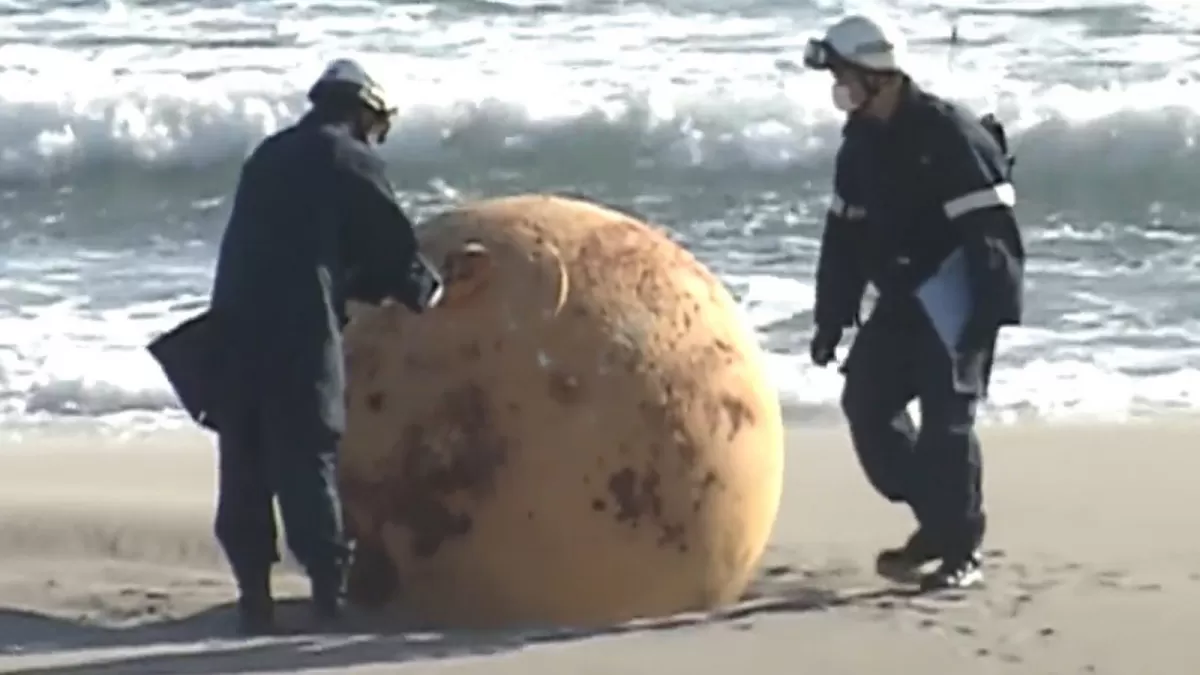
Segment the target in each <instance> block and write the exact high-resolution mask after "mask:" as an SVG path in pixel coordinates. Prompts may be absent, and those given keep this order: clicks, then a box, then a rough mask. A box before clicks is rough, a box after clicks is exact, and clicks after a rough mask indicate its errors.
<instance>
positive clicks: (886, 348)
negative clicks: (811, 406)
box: [842, 303, 990, 557]
mask: <svg viewBox="0 0 1200 675" xmlns="http://www.w3.org/2000/svg"><path fill="white" fill-rule="evenodd" d="M989 361H990V358H989ZM843 371H844V373H845V376H846V381H845V388H844V390H843V392H842V408H843V410H844V412H845V414H846V418H847V420H848V421H849V423H850V434H851V437H852V440H853V442H854V449H855V451H856V453H857V454H858V459H859V462H860V463H861V464H862V467H863V470H864V471H865V472H866V475H867V478H868V480H870V482H871V485H872V486H874V487H875V489H876V490H877V491H878V492H879V493H880V494H881V495H883V496H884V497H885V498H887V499H888V500H890V501H893V502H902V503H905V504H908V505H909V506H910V507H911V508H912V510H913V513H914V514H915V515H916V518H917V522H918V523H919V524H920V526H921V528H922V529H923V530H924V532H925V534H926V535H929V536H930V540H931V541H932V542H934V543H935V544H936V545H937V546H938V548H939V550H940V551H941V552H942V554H943V555H944V556H946V557H956V556H963V557H965V556H966V555H969V554H970V553H971V552H973V551H974V550H975V549H976V548H977V547H978V546H979V544H980V543H981V541H982V537H983V529H984V513H983V493H982V457H981V456H980V448H979V438H978V437H977V436H976V434H975V412H976V407H977V402H978V399H979V394H980V393H981V392H966V393H964V392H962V391H959V390H956V388H955V386H954V370H953V363H952V361H951V356H950V353H949V351H948V350H947V349H946V347H945V345H944V344H943V343H942V341H941V340H940V339H939V338H938V335H937V333H936V332H935V331H934V329H933V325H932V323H931V322H930V321H929V318H928V316H927V315H926V314H925V313H924V310H923V309H921V307H920V306H919V305H917V304H915V303H906V304H902V305H892V306H877V309H876V311H875V312H874V313H873V314H872V316H871V318H870V319H869V320H868V321H867V322H866V324H865V325H864V326H863V327H862V329H861V330H860V331H859V333H858V336H857V337H856V338H855V341H854V345H853V347H852V348H851V350H850V355H849V356H848V357H847V359H846V364H845V366H844V368H843ZM984 379H986V376H985V378H984ZM913 399H916V400H917V401H918V403H919V405H920V409H921V428H920V430H919V431H918V429H917V428H916V425H915V424H914V423H913V420H912V417H911V416H910V415H909V414H908V411H907V410H906V407H907V406H908V404H909V403H910V402H911V401H912V400H913Z"/></svg>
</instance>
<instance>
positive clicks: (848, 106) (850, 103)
mask: <svg viewBox="0 0 1200 675" xmlns="http://www.w3.org/2000/svg"><path fill="white" fill-rule="evenodd" d="M833 107H835V108H837V109H838V110H840V111H842V112H844V113H849V112H854V110H855V109H856V108H858V104H857V103H855V102H854V97H853V96H851V94H850V87H847V86H846V85H844V84H837V83H834V85H833Z"/></svg>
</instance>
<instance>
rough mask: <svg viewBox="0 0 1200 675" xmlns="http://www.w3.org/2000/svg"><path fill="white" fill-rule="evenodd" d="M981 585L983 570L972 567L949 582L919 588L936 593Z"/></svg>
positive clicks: (968, 588) (963, 589)
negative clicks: (952, 581)
mask: <svg viewBox="0 0 1200 675" xmlns="http://www.w3.org/2000/svg"><path fill="white" fill-rule="evenodd" d="M982 585H983V570H980V569H974V570H971V571H969V572H966V573H965V574H963V575H962V576H961V577H959V578H958V579H955V580H954V583H951V584H939V585H937V586H927V587H926V586H922V588H921V590H923V591H925V592H927V593H937V592H938V591H966V590H970V589H972V588H978V587H980V586H982Z"/></svg>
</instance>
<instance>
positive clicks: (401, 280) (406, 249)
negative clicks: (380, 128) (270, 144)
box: [338, 149, 442, 313]
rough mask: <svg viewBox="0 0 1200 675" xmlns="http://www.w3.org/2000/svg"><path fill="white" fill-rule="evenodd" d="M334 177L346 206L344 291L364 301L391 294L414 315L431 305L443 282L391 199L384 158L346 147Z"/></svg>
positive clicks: (432, 305) (392, 195)
mask: <svg viewBox="0 0 1200 675" xmlns="http://www.w3.org/2000/svg"><path fill="white" fill-rule="evenodd" d="M338 177H339V180H340V181H341V183H342V185H341V187H342V189H343V190H344V194H345V197H346V199H345V202H344V203H345V204H347V205H348V216H347V218H346V220H345V227H346V228H347V232H346V237H345V238H344V241H345V242H346V249H347V250H346V251H345V259H346V265H347V268H348V272H349V277H350V279H349V294H350V295H351V296H352V297H354V298H356V299H361V300H365V301H368V302H378V301H380V300H382V299H384V298H386V297H393V298H396V299H398V300H400V301H401V302H402V303H404V305H405V306H407V307H408V308H409V309H410V310H412V311H413V312H417V313H420V312H423V311H424V310H426V309H429V308H432V307H434V306H436V305H437V303H438V301H439V300H440V299H441V294H442V280H441V278H440V276H439V274H438V271H437V270H436V269H435V268H434V267H433V265H432V264H430V263H429V262H428V261H427V260H425V259H424V257H423V256H421V254H420V248H419V244H418V243H417V237H416V233H415V232H414V229H413V223H412V221H411V220H409V218H408V216H407V215H406V214H405V213H404V210H403V209H402V208H401V207H400V204H399V203H398V202H397V201H396V197H395V194H394V193H393V191H392V186H391V183H390V182H389V181H388V179H387V175H386V174H385V173H384V164H383V160H382V159H380V158H379V157H378V156H376V155H374V154H373V153H371V152H369V151H366V150H359V149H353V150H348V151H346V152H345V153H343V156H342V157H341V158H340V161H339V163H338Z"/></svg>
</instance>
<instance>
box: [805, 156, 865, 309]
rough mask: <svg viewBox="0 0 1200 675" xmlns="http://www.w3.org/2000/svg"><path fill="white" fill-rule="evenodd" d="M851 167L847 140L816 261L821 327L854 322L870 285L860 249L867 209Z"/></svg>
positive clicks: (837, 171)
mask: <svg viewBox="0 0 1200 675" xmlns="http://www.w3.org/2000/svg"><path fill="white" fill-rule="evenodd" d="M852 168H853V167H852V166H851V155H850V152H849V151H848V150H847V145H846V144H845V143H844V144H843V145H842V148H841V149H840V150H839V151H838V156H837V168H836V170H835V174H834V180H833V183H834V193H833V197H832V199H831V203H830V205H829V211H828V213H827V214H826V216H825V229H824V231H823V232H822V233H821V250H820V254H819V257H818V260H817V289H816V304H815V306H814V308H813V316H814V319H815V321H816V324H817V326H818V328H821V329H827V330H841V329H843V328H846V327H849V326H852V325H854V323H856V322H857V321H858V318H859V310H860V308H861V305H862V296H863V293H864V292H865V291H866V287H867V279H866V275H865V274H864V271H863V265H862V260H861V252H860V250H859V243H860V242H861V241H862V237H863V235H864V233H863V227H864V224H865V215H866V210H865V208H864V207H863V204H862V202H861V198H860V196H859V194H858V191H857V190H856V185H855V182H854V180H853V179H854V175H855V174H854V173H853V171H852Z"/></svg>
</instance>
